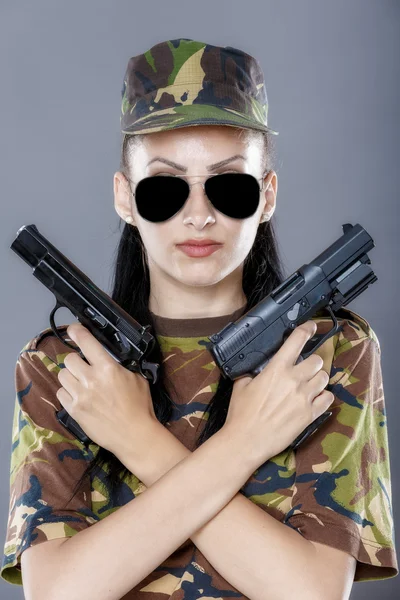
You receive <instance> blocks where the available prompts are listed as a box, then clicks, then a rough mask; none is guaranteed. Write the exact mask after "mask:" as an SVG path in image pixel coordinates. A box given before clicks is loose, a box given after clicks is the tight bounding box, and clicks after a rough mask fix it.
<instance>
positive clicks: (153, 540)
mask: <svg viewBox="0 0 400 600" xmlns="http://www.w3.org/2000/svg"><path fill="white" fill-rule="evenodd" d="M232 452H233V448H231V447H230V445H229V443H227V441H226V440H225V439H224V438H223V435H222V436H220V435H215V436H213V437H212V438H210V439H209V440H208V441H207V442H206V443H204V444H203V445H202V446H201V447H200V448H199V449H198V450H197V451H196V452H193V453H190V455H188V456H186V457H185V458H184V459H183V460H182V461H181V462H180V463H179V464H176V465H175V466H174V467H172V468H171V469H170V470H169V471H168V473H166V474H165V475H164V476H162V477H160V478H159V479H158V480H157V481H156V482H155V483H154V484H153V485H152V486H151V487H149V488H148V489H146V490H145V491H144V492H142V493H141V494H140V495H138V496H137V497H136V498H135V499H134V500H131V501H130V502H128V503H127V504H126V505H124V506H122V507H121V508H119V509H118V510H116V511H115V512H113V513H112V514H110V515H108V516H107V517H106V518H104V519H102V520H101V521H99V522H97V523H95V524H94V525H92V526H91V527H89V528H87V529H85V530H83V531H81V532H79V533H77V534H75V535H74V536H73V537H71V538H68V539H67V540H66V541H65V543H63V544H62V545H61V546H60V547H59V548H58V550H57V552H56V553H55V556H52V557H51V560H50V561H49V564H48V566H47V568H48V569H49V573H50V571H52V572H54V569H55V570H56V572H57V577H56V578H54V579H53V583H52V584H51V585H50V584H49V583H46V584H45V585H46V595H45V596H44V595H43V596H41V597H45V598H46V599H48V598H57V600H67V599H68V600H73V599H75V598H76V599H78V598H79V599H81V598H88V599H89V598H94V597H96V600H117V599H119V598H121V597H122V596H124V594H126V593H127V592H128V591H129V590H131V589H132V588H133V587H135V586H136V585H137V584H138V583H140V582H141V581H142V580H143V579H144V578H145V577H146V576H147V575H149V574H150V573H151V572H152V571H154V569H156V568H157V567H158V566H159V565H160V564H161V563H162V562H163V561H164V560H165V559H167V558H168V557H169V556H170V555H171V554H172V553H173V552H174V551H175V550H176V549H177V548H178V547H179V546H180V545H181V544H182V543H183V542H184V541H186V540H187V539H188V538H190V536H191V535H192V533H193V532H194V531H196V530H197V529H199V528H200V527H202V526H203V525H204V524H205V523H207V522H208V521H209V520H210V519H211V518H212V517H213V516H214V515H215V514H217V512H218V511H220V510H221V508H223V507H224V506H225V504H227V502H229V500H230V499H231V498H232V497H233V496H234V494H235V493H236V492H237V490H238V489H240V487H241V486H242V485H244V483H245V482H246V481H247V479H248V477H249V476H250V473H251V469H249V467H248V466H247V465H246V464H245V463H244V462H243V461H239V460H235V457H233V456H232ZM110 547H111V548H116V547H118V549H119V551H118V552H116V553H112V554H110ZM93 548H95V552H94V551H93ZM61 567H62V568H61Z"/></svg>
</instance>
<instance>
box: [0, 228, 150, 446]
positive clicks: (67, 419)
mask: <svg viewBox="0 0 400 600" xmlns="http://www.w3.org/2000/svg"><path fill="white" fill-rule="evenodd" d="M10 247H11V249H12V250H14V252H16V253H17V254H18V255H19V256H20V257H21V258H22V259H23V260H24V261H25V262H27V263H28V265H30V266H31V267H32V269H33V274H34V276H35V277H36V278H37V279H39V281H41V282H42V283H43V285H45V286H46V287H47V288H48V289H49V290H51V291H52V292H53V294H54V296H55V297H56V305H55V307H54V308H53V310H52V311H51V314H50V325H51V329H52V330H53V332H54V335H56V336H57V338H58V339H59V340H60V341H61V342H62V343H63V344H65V345H66V346H68V347H69V348H72V349H73V350H78V351H79V354H80V356H81V358H83V360H84V361H85V362H86V363H88V364H89V361H88V360H87V359H86V358H85V356H84V355H83V354H82V352H81V350H80V349H79V348H77V346H73V345H72V344H70V343H68V342H67V341H66V340H64V339H63V337H62V336H61V335H60V332H59V331H58V329H57V326H56V325H55V323H54V315H55V313H56V312H57V310H58V309H59V308H61V307H62V306H64V307H66V308H68V309H69V310H70V311H71V312H72V314H73V315H74V316H75V317H76V318H77V319H78V321H79V322H80V323H82V325H84V326H85V327H86V328H87V329H88V330H89V331H90V332H91V333H92V334H93V336H94V337H95V338H96V339H97V340H98V341H99V342H100V343H101V344H102V345H103V347H104V348H105V349H106V351H107V352H108V353H109V354H110V355H111V356H112V357H113V358H114V359H115V360H116V361H118V362H119V363H120V364H121V365H122V366H123V367H126V368H127V369H128V370H129V371H134V372H137V373H140V375H142V376H143V377H145V378H146V379H148V380H149V381H150V383H152V384H155V383H156V381H157V379H158V372H159V367H160V365H159V364H158V363H154V362H150V361H148V360H147V357H148V356H149V354H151V351H152V349H153V347H154V343H155V339H154V336H153V335H152V334H151V333H150V331H149V329H150V327H151V326H150V325H146V326H142V325H140V324H139V323H138V322H137V321H136V320H135V319H134V318H133V317H132V316H131V315H129V314H128V313H127V312H126V311H125V310H123V309H122V308H121V307H120V306H119V305H118V304H117V303H116V302H114V301H113V300H112V299H111V298H110V297H109V296H108V295H107V294H106V293H105V292H103V291H102V290H101V289H100V288H98V287H97V286H96V285H95V284H94V283H93V281H91V279H89V278H88V277H87V276H86V275H85V274H84V273H83V272H82V271H80V270H79V269H78V268H77V267H76V266H75V265H74V264H73V263H72V262H71V261H70V260H68V258H67V257H66V256H64V254H62V253H61V252H60V251H59V250H58V249H57V248H56V247H55V246H53V244H51V243H50V242H49V241H48V240H47V239H46V238H45V237H44V236H43V235H42V234H41V233H39V231H38V229H37V227H36V225H23V226H22V227H21V228H20V229H19V230H18V231H17V237H16V238H15V240H14V241H13V243H12V244H11V246H10ZM56 417H57V420H58V421H59V422H60V423H61V424H62V425H64V427H66V428H67V429H68V431H70V432H71V433H72V434H73V435H74V436H75V437H76V438H77V439H78V440H80V441H81V442H82V443H83V444H84V445H85V446H88V445H89V444H91V443H92V440H91V439H90V438H89V437H88V436H87V435H86V433H85V432H84V431H83V429H82V428H81V427H80V425H79V424H78V423H77V422H76V421H75V420H74V419H73V418H72V417H71V416H70V415H69V414H68V412H67V411H66V410H65V408H63V409H61V410H59V411H56Z"/></svg>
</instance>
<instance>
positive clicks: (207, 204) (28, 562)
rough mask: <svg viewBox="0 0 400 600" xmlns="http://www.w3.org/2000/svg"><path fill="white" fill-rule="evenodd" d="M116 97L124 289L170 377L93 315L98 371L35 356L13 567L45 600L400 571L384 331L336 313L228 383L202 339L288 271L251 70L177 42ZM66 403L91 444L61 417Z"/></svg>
mask: <svg viewBox="0 0 400 600" xmlns="http://www.w3.org/2000/svg"><path fill="white" fill-rule="evenodd" d="M122 97H123V98H122V115H121V129H122V132H123V134H124V140H123V147H122V158H121V168H120V171H119V172H117V173H116V174H115V176H114V199H115V209H116V211H117V213H118V215H119V216H120V217H121V219H123V220H124V221H126V225H125V227H124V230H123V232H122V237H121V241H120V245H119V250H118V255H117V260H116V267H115V278H114V289H113V294H112V297H113V299H114V300H115V301H116V302H117V303H118V304H120V306H122V307H123V308H124V309H125V310H127V311H128V312H129V313H130V314H132V316H134V317H135V318H136V319H137V320H138V321H139V322H140V323H142V324H151V325H152V327H153V330H154V332H155V333H156V338H157V344H156V348H155V352H154V355H152V357H151V358H152V359H153V360H155V361H156V362H158V363H159V364H160V366H161V377H160V380H159V382H157V384H155V385H150V384H149V382H148V381H147V380H146V379H144V378H143V377H141V376H140V375H138V374H137V373H132V372H130V371H128V370H127V369H124V368H123V367H121V366H120V365H119V364H118V363H117V362H116V361H114V360H113V359H112V358H111V357H110V356H109V354H108V353H107V352H106V351H105V349H104V348H103V347H102V346H101V345H100V344H99V343H98V341H97V340H96V339H95V338H94V336H92V335H91V334H90V333H89V331H88V330H87V329H86V328H84V327H82V326H81V325H80V324H77V323H74V324H72V325H71V326H69V327H67V328H66V327H65V328H64V329H66V333H67V334H68V336H69V338H70V339H72V340H73V341H74V342H75V343H76V344H77V346H79V347H80V349H81V350H82V352H83V354H84V355H85V356H86V358H87V359H88V361H89V364H87V363H85V362H84V361H83V360H82V358H81V357H80V356H79V355H78V353H77V352H65V346H63V344H62V343H61V342H60V341H59V340H57V338H55V336H54V335H53V334H52V332H51V330H45V331H44V332H41V333H40V334H39V335H38V336H36V337H35V338H34V339H33V340H31V341H30V342H29V343H28V344H27V345H26V346H25V347H24V348H23V350H22V351H21V354H20V357H19V360H18V363H17V370H16V385H17V391H18V395H17V402H16V410H15V417H14V430H15V432H16V433H15V436H14V437H13V443H14V446H13V447H14V448H16V449H17V450H14V452H13V455H12V465H11V490H10V517H9V523H8V532H7V540H6V544H5V552H4V559H3V566H2V572H1V575H2V577H3V578H4V579H5V580H7V581H10V582H11V583H21V582H22V578H23V584H24V586H25V587H26V589H29V591H30V593H31V594H32V597H33V590H35V593H36V594H38V596H37V597H40V598H41V599H44V600H47V598H63V597H68V598H96V599H102V598H104V599H105V598H107V599H111V598H113V599H114V598H115V599H117V598H126V599H128V598H129V599H133V598H142V597H143V598H144V597H146V598H150V599H151V598H154V599H156V598H157V599H158V598H176V599H178V598H208V597H211V596H212V597H221V598H222V597H232V596H233V597H237V598H266V597H268V598H280V597H296V598H298V599H301V598H307V599H310V598H320V597H321V595H322V593H323V594H324V597H327V598H329V597H331V598H336V597H348V595H349V593H350V590H351V586H352V582H353V580H356V581H362V580H366V579H380V578H385V577H386V578H387V577H393V576H395V575H397V573H398V568H397V562H396V554H395V549H394V542H393V536H392V533H393V522H392V520H391V514H392V513H391V505H390V503H391V488H390V469H389V455H388V440H387V431H386V427H383V426H382V425H384V423H383V415H384V410H385V407H384V398H383V388H382V381H381V369H380V348H379V342H378V339H377V337H376V335H375V333H374V331H373V330H372V328H371V327H370V325H369V324H368V322H367V321H365V319H363V318H362V317H360V316H359V315H357V314H356V313H354V312H352V311H348V310H343V311H341V317H342V318H341V329H340V331H339V333H338V334H337V335H336V336H334V337H333V338H331V339H330V340H327V342H326V343H325V344H323V345H322V346H321V347H320V348H319V349H318V351H317V352H315V353H314V354H313V355H311V356H310V357H309V358H307V359H306V360H304V361H302V362H301V363H299V364H296V361H297V358H298V356H299V354H300V352H301V350H302V348H303V346H304V344H305V343H306V341H307V340H308V339H309V337H310V336H311V335H312V334H313V332H314V330H315V327H318V329H319V330H320V332H325V331H327V330H328V329H330V327H331V325H330V323H331V321H330V320H329V319H326V318H324V317H320V318H315V319H313V320H312V321H309V322H306V323H304V324H303V325H301V326H300V327H298V328H296V330H294V331H293V332H292V334H291V335H290V337H289V338H288V339H287V340H286V342H285V343H284V344H283V345H282V347H281V348H280V350H279V351H278V352H277V353H276V354H275V356H274V357H273V359H272V360H271V361H270V363H269V364H268V365H267V366H266V367H265V368H264V369H263V371H262V372H261V373H260V374H259V375H258V376H257V377H255V378H254V379H252V378H251V377H243V378H241V379H239V380H237V381H235V382H234V384H233V385H232V382H229V381H228V380H225V379H223V378H222V377H221V374H220V372H219V370H218V368H217V367H216V365H215V362H214V361H213V360H212V357H211V355H210V353H209V352H208V351H207V350H206V349H205V347H204V343H205V341H206V340H207V338H208V336H209V335H211V334H212V333H215V332H217V331H219V330H220V329H222V327H224V326H225V325H227V324H228V323H229V322H232V321H235V320H236V319H237V318H239V317H240V316H241V315H242V314H244V313H245V312H246V311H247V310H248V309H249V308H251V307H253V306H254V305H255V304H257V303H258V302H259V301H260V300H261V299H262V298H264V297H265V296H266V295H268V294H269V293H270V292H271V291H272V290H273V289H274V288H275V287H277V285H279V284H280V283H281V282H282V281H283V279H284V275H283V270H282V267H281V263H280V260H279V257H278V250H277V244H276V240H275V236H274V232H273V226H272V222H271V221H270V219H271V217H272V215H273V213H274V211H275V203H276V195H277V176H276V173H275V171H274V170H273V168H272V164H273V160H272V158H273V154H272V150H271V135H273V134H276V133H277V132H274V131H273V130H270V129H269V127H268V126H267V109H268V104H267V96H266V91H265V86H264V80H263V75H262V71H261V69H260V67H259V65H258V63H257V61H256V60H255V59H254V58H252V57H251V56H249V55H248V54H246V53H244V52H242V51H240V50H237V49H235V48H231V47H226V48H221V47H217V46H212V45H207V44H204V43H202V42H196V41H193V40H188V39H178V40H170V41H167V42H163V43H160V44H157V45H156V46H154V47H153V48H151V49H150V50H149V51H148V52H147V53H145V54H143V55H139V56H136V57H134V58H131V59H130V61H129V63H128V67H127V71H126V74H125V78H124V86H123V90H122ZM188 184H189V186H190V187H189V186H188ZM196 184H200V185H196ZM188 240H190V241H193V240H194V241H196V242H199V241H200V242H201V241H203V242H204V241H210V240H211V242H212V246H208V247H206V248H203V249H199V248H198V247H197V248H193V247H192V246H191V245H190V244H189V245H188V244H187V241H188ZM185 243H186V245H185ZM312 325H313V327H311V326H312ZM339 382H340V383H339ZM60 384H61V387H60ZM328 384H329V385H328ZM327 387H330V390H328V389H326V388H327ZM62 406H64V407H65V408H66V409H67V411H68V412H69V413H70V414H71V416H73V418H75V419H76V420H77V421H78V423H79V424H80V425H81V427H82V428H83V429H84V430H85V432H86V433H87V434H88V435H89V437H90V438H91V439H92V440H94V443H93V444H91V445H90V447H89V449H84V448H82V446H81V445H80V443H79V442H78V441H77V440H75V439H73V438H72V436H70V435H69V433H68V432H66V430H64V429H63V428H62V426H61V425H60V424H59V423H58V422H57V420H56V419H55V416H54V410H59V409H60V408H61V407H62ZM328 407H330V409H331V410H332V412H333V413H334V414H333V415H332V417H331V418H330V419H329V420H328V422H326V423H324V425H323V426H322V427H321V428H320V429H319V430H318V431H317V432H316V433H315V434H314V435H313V436H312V437H311V438H310V439H309V440H307V442H306V443H304V444H303V445H301V446H300V447H299V448H298V450H297V451H296V452H293V451H289V450H287V448H288V446H289V444H290V443H291V442H293V440H294V439H295V438H296V437H297V436H298V435H299V434H300V433H301V432H302V431H303V430H304V429H305V427H306V426H307V425H309V423H311V422H312V421H313V420H314V419H315V418H317V416H319V415H320V414H322V413H323V412H325V410H326V409H327V408H328ZM369 463H371V464H369ZM367 464H368V468H367ZM143 492H145V493H143ZM133 499H134V500H136V501H135V502H131V500H133ZM117 509H118V510H117ZM112 513H114V514H112ZM106 517H107V518H106ZM94 524H95V525H96V526H95V527H92V526H91V525H94ZM67 540H68V543H67V544H66V543H65V542H66V541H67ZM44 541H46V542H47V543H40V542H44ZM25 550H27V551H25ZM283 555H284V557H285V558H284V560H282V556H283ZM288 564H290V574H291V576H290V577H287V571H288V568H287V565H288ZM20 565H21V566H22V577H21V568H20ZM61 565H62V568H61ZM266 565H267V568H265V567H266ZM53 574H54V575H53Z"/></svg>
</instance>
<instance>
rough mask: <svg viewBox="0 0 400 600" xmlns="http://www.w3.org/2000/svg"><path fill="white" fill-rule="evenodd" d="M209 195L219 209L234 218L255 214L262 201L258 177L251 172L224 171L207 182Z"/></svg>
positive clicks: (245, 217) (243, 217)
mask: <svg viewBox="0 0 400 600" xmlns="http://www.w3.org/2000/svg"><path fill="white" fill-rule="evenodd" d="M205 188H206V193H207V197H208V198H209V200H210V202H212V204H213V205H214V206H215V208H216V209H217V210H219V211H220V212H222V213H223V214H224V215H227V216H228V217H232V218H233V219H247V218H248V217H251V215H253V214H254V213H255V212H256V210H257V207H258V203H259V201H260V188H259V185H258V182H257V179H256V178H255V177H253V175H250V174H249V173H222V174H221V175H216V176H215V177H211V178H210V179H208V180H207V181H206V184H205Z"/></svg>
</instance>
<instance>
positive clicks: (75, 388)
mask: <svg viewBox="0 0 400 600" xmlns="http://www.w3.org/2000/svg"><path fill="white" fill-rule="evenodd" d="M57 377H58V381H59V382H60V384H61V385H62V387H63V388H64V389H65V390H66V391H67V392H68V393H69V394H70V396H71V397H72V398H77V397H78V393H79V388H80V383H79V381H78V380H77V379H76V377H74V376H73V375H72V374H71V373H70V372H69V371H68V369H67V368H66V367H64V369H60V371H59V372H58V375H57Z"/></svg>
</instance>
